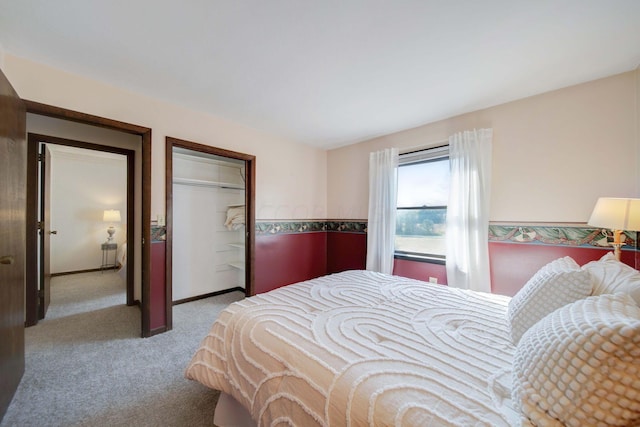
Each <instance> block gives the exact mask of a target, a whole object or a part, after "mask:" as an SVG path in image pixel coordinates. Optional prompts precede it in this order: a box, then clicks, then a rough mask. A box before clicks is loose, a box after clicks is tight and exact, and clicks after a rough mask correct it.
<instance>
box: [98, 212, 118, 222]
mask: <svg viewBox="0 0 640 427" xmlns="http://www.w3.org/2000/svg"><path fill="white" fill-rule="evenodd" d="M102 220H103V221H104V222H120V211H119V210H117V209H109V210H106V211H104V215H103V216H102Z"/></svg>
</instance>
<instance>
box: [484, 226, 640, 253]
mask: <svg viewBox="0 0 640 427" xmlns="http://www.w3.org/2000/svg"><path fill="white" fill-rule="evenodd" d="M623 239H624V240H625V245H627V247H634V248H635V247H636V243H637V233H636V232H635V231H625V232H624V235H623ZM612 240H613V233H612V232H611V230H606V229H600V228H593V227H589V226H580V225H575V226H574V225H555V226H554V225H499V224H490V225H489V241H490V242H510V243H529V244H546V245H566V246H585V247H607V246H609V242H611V241H612Z"/></svg>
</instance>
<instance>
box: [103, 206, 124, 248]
mask: <svg viewBox="0 0 640 427" xmlns="http://www.w3.org/2000/svg"><path fill="white" fill-rule="evenodd" d="M102 220H103V221H104V222H109V223H111V224H110V225H109V228H107V234H108V235H109V237H108V238H107V242H108V243H111V242H113V235H114V234H115V233H116V228H115V227H114V226H113V224H114V223H115V222H120V211H119V210H117V209H108V210H105V211H104V215H103V216H102Z"/></svg>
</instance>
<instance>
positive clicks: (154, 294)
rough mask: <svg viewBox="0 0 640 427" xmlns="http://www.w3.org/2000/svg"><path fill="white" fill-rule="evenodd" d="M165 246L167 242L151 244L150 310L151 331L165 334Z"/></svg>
mask: <svg viewBox="0 0 640 427" xmlns="http://www.w3.org/2000/svg"><path fill="white" fill-rule="evenodd" d="M165 246H166V242H151V286H150V287H151V295H150V299H151V302H150V305H149V310H150V311H151V319H150V325H149V327H150V329H151V334H152V335H153V334H154V331H156V333H157V332H163V329H164V328H166V327H167V319H166V316H165V309H166V306H165V293H166V292H165V291H166V289H165V288H166V285H165V283H166V282H165Z"/></svg>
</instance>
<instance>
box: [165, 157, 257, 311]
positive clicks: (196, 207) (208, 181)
mask: <svg viewBox="0 0 640 427" xmlns="http://www.w3.org/2000/svg"><path fill="white" fill-rule="evenodd" d="M172 156H173V161H172V163H173V262H172V264H173V268H172V295H173V297H172V298H173V302H174V303H176V302H181V301H188V300H192V299H196V298H198V297H203V296H209V295H211V294H216V293H220V292H223V291H225V290H230V289H241V290H244V289H245V266H246V260H245V254H246V250H245V245H246V242H247V238H246V236H247V232H246V222H247V220H246V219H247V215H246V209H245V203H246V199H247V197H246V189H247V186H246V167H245V162H244V161H242V160H238V159H234V158H229V157H223V156H218V155H214V154H209V153H203V152H199V151H194V150H189V149H186V148H182V147H173V153H172Z"/></svg>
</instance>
